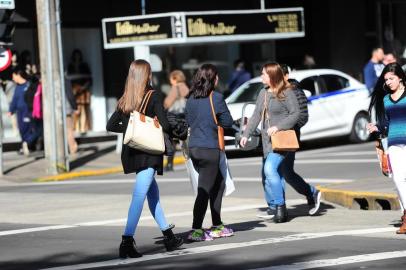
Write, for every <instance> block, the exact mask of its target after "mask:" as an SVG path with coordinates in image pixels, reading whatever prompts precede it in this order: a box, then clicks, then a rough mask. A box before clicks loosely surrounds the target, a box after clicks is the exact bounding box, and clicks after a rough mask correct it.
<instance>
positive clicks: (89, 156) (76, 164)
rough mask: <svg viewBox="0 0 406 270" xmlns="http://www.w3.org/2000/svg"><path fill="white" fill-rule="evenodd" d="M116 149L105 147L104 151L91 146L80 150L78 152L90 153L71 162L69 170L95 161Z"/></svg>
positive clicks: (114, 147)
mask: <svg viewBox="0 0 406 270" xmlns="http://www.w3.org/2000/svg"><path fill="white" fill-rule="evenodd" d="M115 149H116V146H115V145H112V146H109V147H106V148H104V149H101V150H99V148H98V147H97V146H92V147H87V148H80V149H79V152H85V151H91V152H92V153H90V154H85V155H83V156H80V157H78V158H77V159H75V160H73V161H71V163H70V169H71V170H74V169H76V168H78V167H80V166H83V165H85V164H86V163H88V162H90V161H92V160H95V159H96V158H99V157H101V156H103V155H105V154H107V153H110V152H111V151H114V150H115Z"/></svg>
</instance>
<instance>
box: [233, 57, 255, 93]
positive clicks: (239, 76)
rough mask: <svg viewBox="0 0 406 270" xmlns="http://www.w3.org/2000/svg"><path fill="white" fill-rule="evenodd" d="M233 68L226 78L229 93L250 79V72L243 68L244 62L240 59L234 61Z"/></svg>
mask: <svg viewBox="0 0 406 270" xmlns="http://www.w3.org/2000/svg"><path fill="white" fill-rule="evenodd" d="M234 67H235V70H234V71H233V74H232V75H231V78H230V79H229V80H228V82H227V84H228V89H229V90H230V94H231V93H233V92H234V91H235V89H237V88H238V87H239V86H240V85H242V84H243V83H245V82H246V81H248V80H249V79H251V74H250V73H249V72H248V71H247V70H245V63H244V61H242V60H240V59H239V60H237V61H235V62H234Z"/></svg>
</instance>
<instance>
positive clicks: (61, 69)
mask: <svg viewBox="0 0 406 270" xmlns="http://www.w3.org/2000/svg"><path fill="white" fill-rule="evenodd" d="M60 12H61V3H60V0H56V33H57V36H58V55H59V76H60V78H61V99H62V130H63V134H65V135H66V134H68V133H67V131H66V102H65V101H66V95H65V74H64V67H63V48H62V33H61V25H62V20H61V13H60ZM63 145H64V151H65V155H64V161H65V162H64V163H65V168H66V170H67V171H69V170H70V167H69V157H68V155H66V153H68V142H67V139H66V136H64V140H63Z"/></svg>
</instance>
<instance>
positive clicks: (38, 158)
mask: <svg viewBox="0 0 406 270" xmlns="http://www.w3.org/2000/svg"><path fill="white" fill-rule="evenodd" d="M43 158H44V156H43V155H39V156H36V157H33V159H30V160H28V161H26V162H23V163H20V164H18V165H16V166H14V167H11V168H8V169H7V170H4V171H3V174H9V173H10V172H12V171H14V170H17V169H19V168H22V167H25V166H27V165H29V164H32V163H34V162H36V161H37V160H40V159H43Z"/></svg>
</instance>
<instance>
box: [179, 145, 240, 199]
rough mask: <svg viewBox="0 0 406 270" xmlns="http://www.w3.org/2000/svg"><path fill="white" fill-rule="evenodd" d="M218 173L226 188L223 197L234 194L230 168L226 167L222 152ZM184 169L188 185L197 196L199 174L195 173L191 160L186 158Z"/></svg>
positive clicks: (226, 162)
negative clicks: (187, 177)
mask: <svg viewBox="0 0 406 270" xmlns="http://www.w3.org/2000/svg"><path fill="white" fill-rule="evenodd" d="M219 165H220V172H221V175H222V176H223V178H224V179H225V181H226V188H225V189H224V194H223V195H224V196H228V195H230V194H231V193H233V192H234V190H235V186H234V181H233V179H232V177H231V174H230V168H229V167H228V160H227V156H226V154H225V153H224V152H223V151H220V164H219ZM186 169H187V173H188V175H189V179H190V184H191V185H192V189H193V191H194V193H195V195H197V187H198V183H199V173H198V172H197V171H196V169H195V167H194V166H193V162H192V159H191V158H190V157H188V158H187V159H186Z"/></svg>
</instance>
